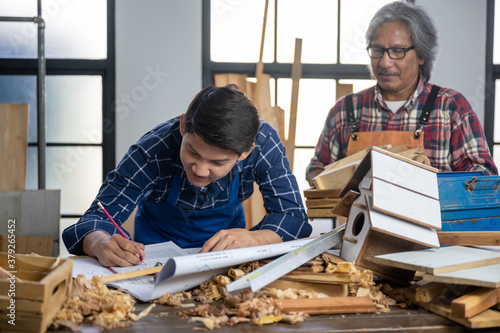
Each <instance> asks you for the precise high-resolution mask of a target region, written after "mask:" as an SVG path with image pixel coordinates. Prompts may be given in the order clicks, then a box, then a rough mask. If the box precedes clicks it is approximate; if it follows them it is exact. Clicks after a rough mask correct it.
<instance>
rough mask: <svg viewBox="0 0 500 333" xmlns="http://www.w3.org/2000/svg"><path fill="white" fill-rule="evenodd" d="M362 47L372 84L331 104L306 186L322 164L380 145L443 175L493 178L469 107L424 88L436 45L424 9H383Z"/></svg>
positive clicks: (450, 94)
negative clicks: (406, 150)
mask: <svg viewBox="0 0 500 333" xmlns="http://www.w3.org/2000/svg"><path fill="white" fill-rule="evenodd" d="M366 43H367V51H368V55H369V56H370V58H371V62H370V65H369V68H370V72H371V74H372V77H373V78H374V79H376V80H377V84H376V85H375V86H373V87H371V88H368V89H366V90H363V91H361V92H359V93H355V94H353V95H348V96H346V97H344V98H341V99H339V101H338V102H337V103H336V104H335V106H334V107H333V108H332V109H331V111H330V113H329V115H328V117H327V120H326V123H325V127H324V129H323V132H322V133H321V136H320V138H319V140H318V143H317V145H316V152H315V155H314V157H313V158H312V160H311V163H310V164H309V166H308V168H307V174H306V178H307V180H308V181H309V183H311V184H312V179H313V178H314V177H315V176H316V175H318V174H319V173H320V172H321V171H323V168H324V167H325V166H326V165H328V164H330V163H333V162H335V161H337V160H339V159H341V158H343V157H345V156H347V155H349V154H351V153H354V152H356V151H358V150H361V149H364V148H366V147H367V146H376V145H386V144H392V145H393V146H395V145H400V144H404V145H406V146H408V147H421V148H423V149H424V150H425V153H426V155H427V157H428V158H429V160H430V163H431V165H432V166H433V167H435V168H437V169H439V170H440V171H443V172H446V171H465V170H471V171H472V170H473V171H481V172H483V173H484V174H486V175H488V174H498V170H497V167H496V166H495V164H494V162H493V160H492V158H491V155H490V152H489V148H488V145H487V142H486V138H485V136H484V132H483V129H482V127H481V124H480V122H479V119H478V118H477V115H476V113H475V112H474V110H473V109H472V107H471V105H470V104H469V102H468V101H467V100H466V99H465V97H464V96H463V95H462V94H460V93H459V92H457V91H454V90H452V89H447V88H441V87H438V86H435V85H433V84H432V83H429V79H430V76H431V72H432V68H433V65H434V61H435V59H436V55H437V46H438V43H437V30H436V28H435V24H434V22H433V20H432V18H431V16H430V15H429V14H428V13H427V12H426V11H425V10H424V8H422V7H419V6H415V5H412V4H410V3H407V2H403V1H401V2H399V1H396V2H392V3H389V4H387V5H385V6H384V7H382V8H381V9H380V10H379V11H378V12H377V13H376V14H375V16H374V17H373V19H372V20H371V22H370V25H369V26H368V30H367V32H366ZM433 87H434V89H433ZM426 106H427V107H426ZM427 111H428V112H429V113H427Z"/></svg>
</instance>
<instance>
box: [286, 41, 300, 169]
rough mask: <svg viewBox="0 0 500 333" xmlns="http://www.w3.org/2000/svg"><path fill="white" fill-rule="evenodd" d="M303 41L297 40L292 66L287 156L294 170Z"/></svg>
mask: <svg viewBox="0 0 500 333" xmlns="http://www.w3.org/2000/svg"><path fill="white" fill-rule="evenodd" d="M301 56H302V39H301V38H295V52H294V57H293V64H292V99H291V101H290V122H289V124H288V139H287V140H286V154H287V156H288V160H289V161H290V167H291V168H292V170H293V159H294V152H295V133H296V130H297V109H298V105H299V83H300V77H301V76H302V63H301Z"/></svg>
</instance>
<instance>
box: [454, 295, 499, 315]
mask: <svg viewBox="0 0 500 333" xmlns="http://www.w3.org/2000/svg"><path fill="white" fill-rule="evenodd" d="M499 302H500V288H497V289H490V288H481V289H478V290H476V291H473V292H471V293H469V294H467V295H463V296H462V297H459V298H457V299H455V300H454V301H452V302H451V314H452V315H453V316H456V317H459V318H471V317H473V316H475V315H477V314H478V313H481V312H483V311H484V310H486V309H489V308H491V307H492V306H494V305H496V304H498V303H499Z"/></svg>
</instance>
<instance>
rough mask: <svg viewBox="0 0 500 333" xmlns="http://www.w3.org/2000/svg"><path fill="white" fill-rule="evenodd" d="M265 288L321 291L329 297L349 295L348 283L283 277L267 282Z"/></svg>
mask: <svg viewBox="0 0 500 333" xmlns="http://www.w3.org/2000/svg"><path fill="white" fill-rule="evenodd" d="M266 288H276V289H281V290H286V289H289V288H292V289H299V290H305V291H311V292H317V293H323V294H325V295H327V296H329V297H345V296H348V295H349V285H348V284H324V283H314V282H302V281H292V280H287V279H283V278H282V279H278V280H276V281H274V282H272V283H270V284H268V285H267V286H266Z"/></svg>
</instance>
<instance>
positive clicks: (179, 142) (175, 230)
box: [63, 85, 312, 266]
mask: <svg viewBox="0 0 500 333" xmlns="http://www.w3.org/2000/svg"><path fill="white" fill-rule="evenodd" d="M254 181H255V182H257V184H258V185H259V188H260V191H261V192H262V195H263V198H264V207H265V209H266V211H267V215H266V216H265V217H264V218H263V219H262V221H261V222H260V223H259V224H258V225H257V226H255V227H253V228H252V229H250V230H246V229H245V217H244V214H243V207H242V205H241V202H242V201H244V200H245V199H247V198H248V197H250V195H251V194H252V193H253V189H254ZM97 202H101V203H102V204H103V206H104V207H105V209H106V210H107V211H108V212H109V213H110V215H111V216H112V217H113V219H114V220H115V221H116V222H117V223H118V224H121V223H123V222H124V221H125V220H126V219H127V218H128V216H129V215H130V214H131V213H132V211H133V210H134V208H135V207H136V206H138V210H137V213H136V218H135V235H134V237H135V242H134V241H131V240H128V239H125V238H124V237H122V236H120V235H119V234H118V232H117V230H116V228H115V227H114V226H113V224H112V223H111V222H110V221H109V220H108V219H107V218H106V216H105V215H104V213H103V212H102V211H101V210H100V209H99V207H98V206H97ZM311 230H312V228H311V226H310V225H309V223H308V220H307V215H306V213H305V209H304V207H303V204H302V199H301V195H300V192H299V189H298V185H297V181H296V179H295V177H294V175H293V174H292V172H291V170H290V166H289V162H288V159H287V158H286V155H285V148H284V146H283V144H282V143H281V141H280V139H279V136H278V134H277V132H276V131H275V130H274V129H273V128H272V127H271V126H270V125H269V124H267V123H265V122H263V121H260V120H259V115H258V112H257V109H256V108H255V106H254V105H253V104H252V103H251V102H250V100H249V99H248V98H247V97H246V96H245V95H244V94H243V93H242V92H240V91H238V90H237V87H236V86H234V85H229V86H226V87H215V86H209V87H207V88H205V89H203V90H202V91H201V92H199V93H198V94H197V95H196V96H195V98H194V99H193V101H192V102H191V105H190V106H189V108H188V110H187V112H186V113H185V114H182V115H181V116H180V117H176V118H174V119H171V120H169V121H167V122H165V123H162V124H160V125H158V126H157V127H156V128H154V129H153V130H151V131H150V132H148V133H146V134H145V135H144V136H143V137H142V138H141V139H140V140H139V141H138V142H137V143H136V144H134V145H133V146H132V147H131V148H130V149H129V151H128V153H127V154H126V155H125V157H124V158H123V159H122V160H121V162H120V163H119V164H118V166H117V167H116V169H115V170H113V171H111V172H110V173H109V174H108V176H107V177H106V180H105V181H104V184H103V185H102V187H101V189H100V190H99V193H98V195H97V197H96V199H95V200H94V202H93V203H92V205H91V207H90V208H89V209H88V210H87V212H86V213H85V214H84V216H83V217H82V218H81V219H80V220H79V221H78V222H77V223H76V224H74V225H72V226H70V227H68V228H67V229H66V230H64V232H63V240H64V243H65V245H66V247H67V248H68V251H69V252H70V253H73V254H82V253H86V254H88V255H90V256H94V257H97V258H98V259H99V261H100V262H101V263H102V264H103V265H107V266H128V265H133V264H138V263H139V262H140V261H139V256H142V257H144V256H145V253H144V251H143V249H144V245H143V244H152V243H159V242H166V241H169V240H172V241H174V242H175V243H176V244H177V245H179V246H181V247H202V249H201V251H202V252H207V251H216V250H224V249H232V248H239V247H248V246H256V245H262V244H271V243H277V242H281V241H288V240H293V239H297V238H303V237H308V236H309V235H310V233H311ZM145 259H147V257H145Z"/></svg>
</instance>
